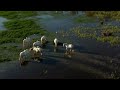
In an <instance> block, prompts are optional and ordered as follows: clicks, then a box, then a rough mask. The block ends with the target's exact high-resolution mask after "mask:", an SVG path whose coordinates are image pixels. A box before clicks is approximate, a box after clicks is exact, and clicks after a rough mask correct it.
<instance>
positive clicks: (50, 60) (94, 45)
mask: <svg viewBox="0 0 120 90" xmlns="http://www.w3.org/2000/svg"><path fill="white" fill-rule="evenodd" d="M36 18H37V19H40V21H39V20H38V23H40V24H41V23H42V24H43V27H44V28H45V29H47V30H48V31H51V32H56V31H59V30H61V29H63V30H65V31H67V30H69V29H70V28H72V27H75V26H77V25H82V26H85V27H86V26H88V27H93V26H95V27H97V24H96V23H91V24H90V23H89V24H76V23H73V21H72V19H73V18H71V17H68V18H63V19H62V18H54V16H49V15H47V16H46V15H45V16H44V15H42V16H39V17H38V16H37V17H36ZM56 36H58V39H61V35H56ZM30 37H32V38H34V37H36V38H38V37H37V35H35V36H34V35H32V36H30ZM66 38H67V39H70V40H71V41H72V42H73V43H74V45H75V47H74V49H75V54H74V55H73V56H72V58H68V57H66V56H64V53H65V48H63V47H62V46H59V47H58V51H57V52H54V46H53V45H52V44H50V43H48V44H47V46H46V47H45V48H44V49H43V50H44V52H43V57H42V59H43V61H41V62H35V61H30V62H28V64H27V65H25V66H22V67H20V64H19V62H18V60H17V61H11V62H5V63H0V78H2V79H3V78H5V79H7V78H11V79H26V78H27V79H36V78H37V79H100V78H102V79H104V78H109V77H110V75H111V73H112V72H114V71H115V70H117V71H118V72H120V68H119V69H118V67H117V66H115V65H116V64H118V66H119V63H120V62H119V56H120V53H119V51H120V48H119V47H111V46H110V45H109V44H107V43H101V42H97V41H96V40H92V39H82V38H81V39H79V38H77V37H75V36H74V37H73V36H71V37H66ZM61 42H65V40H63V39H61ZM111 61H112V62H113V63H111Z"/></svg>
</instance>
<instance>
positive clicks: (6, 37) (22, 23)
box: [0, 11, 47, 62]
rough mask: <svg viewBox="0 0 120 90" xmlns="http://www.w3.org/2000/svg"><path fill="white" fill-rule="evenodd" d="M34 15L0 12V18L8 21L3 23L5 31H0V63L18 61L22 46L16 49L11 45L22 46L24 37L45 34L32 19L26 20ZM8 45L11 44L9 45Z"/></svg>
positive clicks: (27, 12) (22, 12) (20, 12)
mask: <svg viewBox="0 0 120 90" xmlns="http://www.w3.org/2000/svg"><path fill="white" fill-rule="evenodd" d="M34 15H36V12H32V11H19V12H16V11H0V16H3V17H5V18H7V19H10V20H8V21H7V22H4V25H5V27H6V28H7V30H5V31H0V51H1V52H2V53H0V62H5V61H12V60H18V58H19V53H20V52H21V51H22V46H21V47H19V48H17V46H14V45H11V44H12V43H13V44H14V43H15V44H18V45H22V40H23V39H24V38H25V37H28V36H30V35H33V34H38V35H43V34H46V33H47V31H46V30H44V29H43V28H41V26H40V25H38V24H37V23H36V22H35V20H34V19H26V18H27V17H31V16H34ZM9 43H11V44H10V45H9ZM6 45H8V46H6Z"/></svg>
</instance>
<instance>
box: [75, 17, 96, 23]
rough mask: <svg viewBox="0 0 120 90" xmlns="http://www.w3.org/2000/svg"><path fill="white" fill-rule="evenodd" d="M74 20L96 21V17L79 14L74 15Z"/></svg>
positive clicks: (81, 21) (79, 21) (80, 21)
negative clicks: (77, 15)
mask: <svg viewBox="0 0 120 90" xmlns="http://www.w3.org/2000/svg"><path fill="white" fill-rule="evenodd" d="M74 22H77V23H92V22H96V18H95V17H88V16H79V17H76V18H75V19H74Z"/></svg>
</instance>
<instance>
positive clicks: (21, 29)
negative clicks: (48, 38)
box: [0, 20, 47, 44]
mask: <svg viewBox="0 0 120 90" xmlns="http://www.w3.org/2000/svg"><path fill="white" fill-rule="evenodd" d="M5 26H6V27H7V29H8V30H6V31H1V32H0V38H1V39H0V43H1V44H2V43H9V42H16V41H19V40H21V39H24V38H25V37H27V36H30V35H33V34H40V35H43V34H45V33H46V32H47V31H46V30H43V29H42V28H41V27H40V26H38V25H36V24H35V22H34V21H33V20H12V21H8V22H5ZM20 38H21V39H20Z"/></svg>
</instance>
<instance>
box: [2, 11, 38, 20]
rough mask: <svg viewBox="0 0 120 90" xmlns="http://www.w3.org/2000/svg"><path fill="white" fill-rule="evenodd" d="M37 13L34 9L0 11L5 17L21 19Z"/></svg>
mask: <svg viewBox="0 0 120 90" xmlns="http://www.w3.org/2000/svg"><path fill="white" fill-rule="evenodd" d="M35 15H37V12H35V11H0V16H3V17H5V18H7V19H21V18H26V17H31V16H35Z"/></svg>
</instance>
